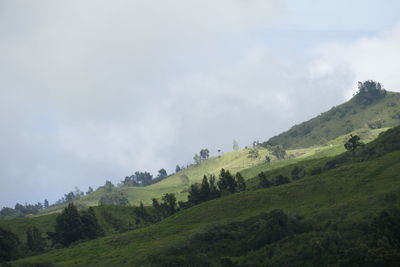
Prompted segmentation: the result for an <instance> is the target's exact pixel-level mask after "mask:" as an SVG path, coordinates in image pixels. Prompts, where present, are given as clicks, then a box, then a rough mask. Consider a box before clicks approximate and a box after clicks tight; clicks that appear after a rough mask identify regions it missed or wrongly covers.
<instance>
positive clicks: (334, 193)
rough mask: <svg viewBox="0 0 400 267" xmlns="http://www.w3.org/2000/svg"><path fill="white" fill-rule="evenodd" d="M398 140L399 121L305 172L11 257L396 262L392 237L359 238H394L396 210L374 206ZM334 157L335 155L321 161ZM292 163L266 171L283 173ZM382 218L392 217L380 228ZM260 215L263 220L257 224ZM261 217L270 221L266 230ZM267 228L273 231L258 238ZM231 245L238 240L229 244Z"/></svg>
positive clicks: (117, 262) (390, 188)
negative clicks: (121, 229)
mask: <svg viewBox="0 0 400 267" xmlns="http://www.w3.org/2000/svg"><path fill="white" fill-rule="evenodd" d="M399 144H400V127H396V128H395V129H391V130H389V131H387V132H385V133H383V134H381V135H380V136H379V138H377V139H376V140H375V141H373V142H371V143H370V144H367V145H365V147H363V148H361V149H360V150H359V151H358V152H357V153H355V154H351V153H345V154H342V155H339V156H336V157H329V158H326V159H310V160H309V162H308V163H307V167H308V168H312V167H316V166H317V167H318V166H323V170H321V172H319V173H317V174H313V173H309V172H307V173H308V175H306V176H305V177H304V178H302V179H300V180H297V181H292V182H291V183H289V184H285V185H281V186H275V187H271V188H266V189H257V190H250V191H245V192H242V193H236V194H232V195H229V196H226V197H222V198H219V199H215V200H212V201H207V202H204V203H202V204H200V205H197V206H194V207H192V208H189V209H186V210H183V211H181V212H178V213H177V214H175V215H173V216H171V217H168V218H167V219H165V220H163V221H161V222H159V223H157V224H154V225H151V226H148V227H145V228H141V229H138V230H134V231H130V232H127V233H124V234H119V235H113V236H110V237H105V238H101V239H97V240H94V241H88V242H84V243H81V244H77V245H75V246H73V247H70V248H66V249H60V250H55V251H51V252H49V253H46V254H43V255H39V256H36V257H33V258H27V259H21V260H19V261H16V262H14V263H13V265H15V266H18V265H22V264H23V263H56V264H59V265H62V266H94V265H97V266H121V265H126V266H181V265H184V266H187V264H189V263H193V264H192V265H191V266H224V265H225V266H226V264H228V263H229V264H230V263H235V264H238V265H231V266H254V264H267V265H277V266H298V265H303V264H305V265H308V266H310V265H313V266H316V265H319V266H321V264H322V263H327V262H330V261H331V263H332V264H338V260H341V261H343V262H344V265H345V266H350V265H351V266H354V265H357V266H371V264H369V265H368V264H363V263H364V262H368V263H371V262H375V263H378V262H379V260H381V261H383V262H381V264H384V265H386V266H395V265H394V264H391V263H393V262H390V261H388V260H390V259H393V257H394V258H395V257H396V255H397V254H396V253H397V252H396V250H391V249H392V248H393V246H394V245H393V244H392V245H390V244H391V243H390V242H389V241H384V240H383V239H382V240H381V241H380V242H372V241H374V240H375V239H371V240H369V239H367V236H366V235H365V231H367V233H368V231H370V230H371V229H372V230H371V231H372V232H374V231H375V230H376V233H377V234H379V233H380V235H381V236H382V237H388V236H389V237H390V238H391V240H394V241H393V242H395V241H396V240H397V239H396V238H397V236H396V231H394V232H393V231H392V230H393V229H394V228H393V227H392V226H391V225H393V223H394V226H395V227H398V226H396V222H397V221H398V220H394V219H393V220H392V218H396V219H397V217H392V216H394V215H396V214H397V213H395V212H394V213H393V212H389V213H388V212H386V213H382V214H383V215H382V214H381V215H380V217H379V213H380V212H381V211H383V210H390V209H392V208H394V207H398V206H399V204H400V179H399V178H400V177H399V173H400V151H399V150H400V147H399ZM332 161H334V162H335V163H337V164H336V165H334V166H333V167H327V166H331V165H330V164H329V163H330V162H332ZM298 164H300V165H301V164H304V162H300V163H298ZM294 166H295V165H292V166H286V167H283V168H282V169H278V168H277V169H274V170H272V171H271V172H268V171H267V174H268V175H273V174H274V173H275V174H276V173H279V172H280V171H281V172H283V173H286V172H287V171H288V168H293V167H294ZM257 168H259V166H257ZM253 180H254V179H253ZM275 209H281V210H283V212H284V213H286V214H288V216H289V217H288V218H289V221H287V220H285V218H286V217H285V215H282V212H276V211H274V212H271V211H273V210H275ZM260 214H264V215H260ZM393 214H394V215H393ZM276 216H278V217H276ZM382 216H383V217H382ZM389 221H390V222H392V224H389V226H387V228H383V227H386V226H385V225H386V224H385V222H389ZM230 222H244V224H243V223H242V224H233V225H232V224H231V223H230ZM379 222H383V223H379ZM247 225H249V226H247ZM262 225H265V227H267V228H259V227H260V226H262ZM307 225H308V226H307ZM300 226H301V227H302V228H301V229H300V228H299V227H300ZM303 226H304V227H303ZM269 227H273V228H271V229H276V231H274V230H271V231H272V232H271V231H269V230H268V229H270V228H269ZM296 227H297V228H296ZM371 227H372V228H371ZM262 229H264V230H262ZM265 229H267V230H268V231H269V233H280V234H279V235H278V236H275V237H274V238H272V239H268V240H269V241H268V240H264V241H265V242H264V241H263V242H264V243H259V241H257V240H261V239H259V237H260V236H262V235H263V231H266V230H265ZM221 231H222V232H221ZM268 231H267V232H268ZM243 233H246V236H247V237H248V238H247V239H246V240H247V241H248V243H246V244H243V243H240V242H239V243H238V240H240V238H239V237H240V235H241V234H243ZM294 233H297V234H294ZM391 233H394V235H393V236H391ZM235 236H236V237H237V238H239V239H237V238H236V239H235ZM250 237H252V238H255V239H252V238H250ZM257 238H258V239H257ZM368 238H369V237H368ZM371 238H376V237H371ZM370 241H371V242H370ZM204 242H205V243H204ZM221 242H222V243H221ZM257 242H258V243H257ZM382 242H383V243H382ZM385 242H386V243H385ZM388 242H389V243H388ZM396 242H397V241H396ZM211 245H212V246H211ZM253 245H254V248H253V249H249V246H253ZM210 246H211V247H210ZM235 246H237V247H235ZM385 246H386V248H385V250H382V249H384V247H385ZM226 248H227V249H226ZM231 249H239V250H235V251H237V253H234V254H232V252H229V251H231ZM386 251H387V253H385V252H386ZM388 253H389V254H390V253H392V254H390V255H389V254H388ZM393 253H394V254H393ZM366 255H368V257H366ZM193 256H195V258H193ZM221 259H222V261H221ZM191 261H192V262H191ZM321 261H322V262H321ZM385 261H386V262H385ZM385 263H387V264H385ZM322 265H323V264H322ZM27 266H29V265H27Z"/></svg>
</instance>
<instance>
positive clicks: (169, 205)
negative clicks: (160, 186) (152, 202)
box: [161, 193, 177, 217]
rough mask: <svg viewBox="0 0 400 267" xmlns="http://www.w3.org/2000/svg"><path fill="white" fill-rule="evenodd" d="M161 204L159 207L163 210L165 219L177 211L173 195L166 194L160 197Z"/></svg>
mask: <svg viewBox="0 0 400 267" xmlns="http://www.w3.org/2000/svg"><path fill="white" fill-rule="evenodd" d="M162 200H163V203H162V204H161V207H162V208H163V210H164V214H165V217H167V216H170V215H172V214H174V213H175V212H176V211H177V203H176V197H175V195H174V194H170V193H167V194H165V195H164V196H162Z"/></svg>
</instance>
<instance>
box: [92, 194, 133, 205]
mask: <svg viewBox="0 0 400 267" xmlns="http://www.w3.org/2000/svg"><path fill="white" fill-rule="evenodd" d="M99 205H118V206H128V205H129V201H128V198H127V197H126V196H124V194H123V193H122V192H112V193H109V194H106V195H103V196H102V197H101V198H100V200H99Z"/></svg>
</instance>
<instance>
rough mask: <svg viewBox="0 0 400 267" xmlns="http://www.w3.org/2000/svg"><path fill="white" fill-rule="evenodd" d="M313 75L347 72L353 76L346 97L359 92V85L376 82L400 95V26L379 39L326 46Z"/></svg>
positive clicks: (312, 68)
mask: <svg viewBox="0 0 400 267" xmlns="http://www.w3.org/2000/svg"><path fill="white" fill-rule="evenodd" d="M316 58H317V59H316V60H315V62H313V64H312V67H311V72H312V73H313V75H314V76H324V75H330V74H331V73H334V72H335V71H338V70H345V71H347V72H349V73H352V74H353V75H354V79H353V83H352V85H351V87H350V88H348V91H347V96H351V95H352V93H354V92H355V90H356V81H365V80H376V81H379V82H381V83H383V84H384V86H385V87H386V89H388V90H391V91H400V75H398V70H399V69H400V25H398V26H397V27H394V28H393V29H391V30H388V31H385V32H383V33H380V34H378V35H376V36H372V37H365V38H362V39H360V40H357V41H355V42H347V43H333V44H328V45H324V46H322V47H321V48H319V49H318V51H317V52H316Z"/></svg>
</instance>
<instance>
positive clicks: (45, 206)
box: [43, 199, 49, 209]
mask: <svg viewBox="0 0 400 267" xmlns="http://www.w3.org/2000/svg"><path fill="white" fill-rule="evenodd" d="M43 203H44V208H45V209H47V208H48V207H49V201H48V200H47V199H45V200H44V202H43Z"/></svg>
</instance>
